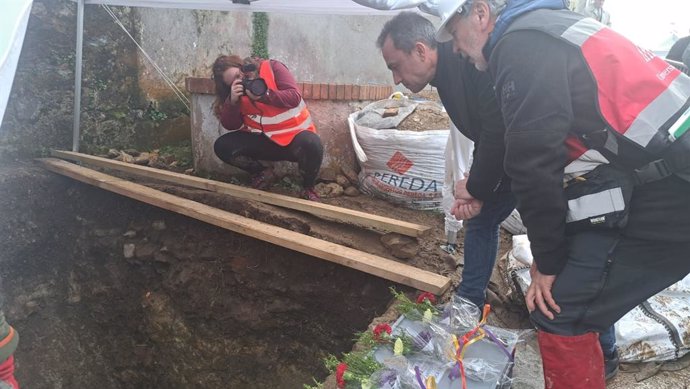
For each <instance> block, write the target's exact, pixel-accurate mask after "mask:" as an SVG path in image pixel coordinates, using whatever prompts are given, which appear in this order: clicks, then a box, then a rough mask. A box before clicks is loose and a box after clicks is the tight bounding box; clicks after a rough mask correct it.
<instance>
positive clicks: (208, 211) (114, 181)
mask: <svg viewBox="0 0 690 389" xmlns="http://www.w3.org/2000/svg"><path fill="white" fill-rule="evenodd" d="M39 161H40V162H41V163H42V164H43V165H44V166H45V168H46V169H48V170H50V171H53V172H55V173H58V174H62V175H65V176H67V177H71V178H73V179H75V180H78V181H81V182H85V183H87V184H90V185H94V186H97V187H99V188H102V189H105V190H108V191H111V192H114V193H117V194H120V195H123V196H127V197H130V198H133V199H136V200H139V201H142V202H144V203H147V204H151V205H154V206H157V207H160V208H163V209H167V210H169V211H173V212H177V213H180V214H182V215H186V216H189V217H191V218H194V219H198V220H201V221H204V222H206V223H209V224H213V225H214V226H218V227H221V228H224V229H227V230H230V231H233V232H236V233H239V234H242V235H247V236H250V237H253V238H256V239H261V240H264V241H266V242H269V243H273V244H275V245H278V246H282V247H286V248H289V249H291V250H295V251H299V252H301V253H304V254H308V255H311V256H314V257H317V258H321V259H325V260H327V261H330V262H334V263H338V264H340V265H343V266H347V267H350V268H353V269H357V270H360V271H363V272H365V273H368V274H372V275H375V276H378V277H381V278H385V279H387V280H390V281H394V282H397V283H399V284H404V285H408V286H411V287H414V288H417V289H420V290H425V291H429V292H432V293H435V294H443V293H444V292H445V291H446V290H447V289H448V287H449V286H450V279H449V278H447V277H444V276H441V275H438V274H434V273H431V272H428V271H426V270H421V269H418V268H415V267H412V266H410V265H406V264H404V263H399V262H396V261H393V260H390V259H386V258H383V257H379V256H377V255H373V254H369V253H365V252H363V251H359V250H356V249H352V248H349V247H345V246H342V245H339V244H336V243H331V242H327V241H324V240H321V239H317V238H314V237H311V236H309V235H304V234H300V233H298V232H294V231H291V230H287V229H284V228H280V227H276V226H273V225H270V224H266V223H262V222H259V221H256V220H253V219H249V218H245V217H242V216H239V215H236V214H234V213H230V212H227V211H223V210H220V209H218V208H213V207H210V206H208V205H205V204H201V203H198V202H196V201H192V200H188V199H184V198H181V197H177V196H174V195H171V194H168V193H165V192H161V191H158V190H155V189H152V188H149V187H146V186H143V185H139V184H136V183H133V182H130V181H127V180H123V179H121V178H118V177H113V176H110V175H107V174H104V173H101V172H97V171H95V170H91V169H88V168H84V167H81V166H77V165H75V164H72V163H69V162H66V161H63V160H59V159H54V158H45V159H39Z"/></svg>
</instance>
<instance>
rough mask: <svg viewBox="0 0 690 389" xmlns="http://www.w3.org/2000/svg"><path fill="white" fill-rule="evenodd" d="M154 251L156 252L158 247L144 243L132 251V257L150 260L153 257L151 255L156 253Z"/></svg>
mask: <svg viewBox="0 0 690 389" xmlns="http://www.w3.org/2000/svg"><path fill="white" fill-rule="evenodd" d="M156 251H158V245H156V244H154V243H144V244H141V245H138V246H136V249H135V250H134V255H136V257H137V258H140V259H143V258H151V257H153V254H155V253H156Z"/></svg>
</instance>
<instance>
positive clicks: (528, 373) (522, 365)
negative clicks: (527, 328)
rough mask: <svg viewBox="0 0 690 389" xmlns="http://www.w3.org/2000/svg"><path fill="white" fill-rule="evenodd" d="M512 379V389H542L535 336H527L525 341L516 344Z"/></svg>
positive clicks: (540, 368)
mask: <svg viewBox="0 0 690 389" xmlns="http://www.w3.org/2000/svg"><path fill="white" fill-rule="evenodd" d="M513 377H514V380H513V385H512V387H513V389H542V388H544V373H543V370H542V364H541V354H539V345H538V344H537V337H536V336H528V337H527V339H525V341H523V342H518V344H517V346H516V350H515V366H514V367H513Z"/></svg>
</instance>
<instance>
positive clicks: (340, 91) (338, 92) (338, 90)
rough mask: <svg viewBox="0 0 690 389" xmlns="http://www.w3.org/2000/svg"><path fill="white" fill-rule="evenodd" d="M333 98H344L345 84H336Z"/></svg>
mask: <svg viewBox="0 0 690 389" xmlns="http://www.w3.org/2000/svg"><path fill="white" fill-rule="evenodd" d="M335 96H336V97H335V98H336V99H338V100H344V99H345V85H342V84H341V85H337V86H336V90H335Z"/></svg>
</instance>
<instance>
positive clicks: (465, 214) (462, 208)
mask: <svg viewBox="0 0 690 389" xmlns="http://www.w3.org/2000/svg"><path fill="white" fill-rule="evenodd" d="M483 205H484V203H483V202H482V201H481V200H477V199H475V198H472V199H471V200H460V199H456V200H455V201H454V202H453V206H452V207H451V209H450V213H451V214H452V215H453V216H455V218H456V219H458V220H468V219H472V218H473V217H475V216H477V215H479V213H480V212H481V211H482V206H483Z"/></svg>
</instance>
